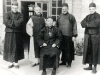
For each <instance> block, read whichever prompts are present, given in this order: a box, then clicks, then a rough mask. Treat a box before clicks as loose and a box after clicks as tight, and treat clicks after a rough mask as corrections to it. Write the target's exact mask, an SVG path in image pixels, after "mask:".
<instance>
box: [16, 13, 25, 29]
mask: <svg viewBox="0 0 100 75" xmlns="http://www.w3.org/2000/svg"><path fill="white" fill-rule="evenodd" d="M22 23H23V15H22V14H21V13H19V17H18V19H17V20H14V27H15V28H18V27H20V26H21V25H22Z"/></svg>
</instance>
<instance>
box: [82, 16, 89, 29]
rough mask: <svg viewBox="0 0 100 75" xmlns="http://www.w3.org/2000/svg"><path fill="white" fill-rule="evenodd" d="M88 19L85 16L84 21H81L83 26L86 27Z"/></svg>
mask: <svg viewBox="0 0 100 75" xmlns="http://www.w3.org/2000/svg"><path fill="white" fill-rule="evenodd" d="M87 24H88V23H87V21H86V18H84V19H83V20H82V21H81V26H82V28H86V27H87Z"/></svg>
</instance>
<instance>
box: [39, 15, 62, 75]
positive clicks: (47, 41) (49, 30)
mask: <svg viewBox="0 0 100 75" xmlns="http://www.w3.org/2000/svg"><path fill="white" fill-rule="evenodd" d="M61 39H62V38H61V33H60V31H59V29H58V28H57V27H55V26H53V18H52V17H51V16H49V17H48V18H47V20H46V26H45V27H44V28H43V29H42V30H41V32H40V33H39V35H38V39H37V40H38V43H39V46H40V47H41V49H40V70H43V72H42V75H46V68H53V71H52V74H51V75H56V68H58V67H59V55H60V50H59V45H60V41H61Z"/></svg>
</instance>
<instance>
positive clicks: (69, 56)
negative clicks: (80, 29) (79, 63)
mask: <svg viewBox="0 0 100 75" xmlns="http://www.w3.org/2000/svg"><path fill="white" fill-rule="evenodd" d="M56 24H57V27H58V28H59V30H60V31H61V33H62V36H63V37H62V41H61V48H60V49H61V50H62V59H61V60H62V61H63V62H65V63H66V62H71V61H72V60H74V43H73V41H72V37H77V22H76V19H75V17H74V16H73V15H72V14H70V13H66V14H61V15H60V16H59V17H58V19H57V23H56Z"/></svg>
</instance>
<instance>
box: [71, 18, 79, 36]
mask: <svg viewBox="0 0 100 75" xmlns="http://www.w3.org/2000/svg"><path fill="white" fill-rule="evenodd" d="M72 25H73V36H74V37H77V35H78V33H77V22H76V19H75V17H74V16H73V17H72Z"/></svg>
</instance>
